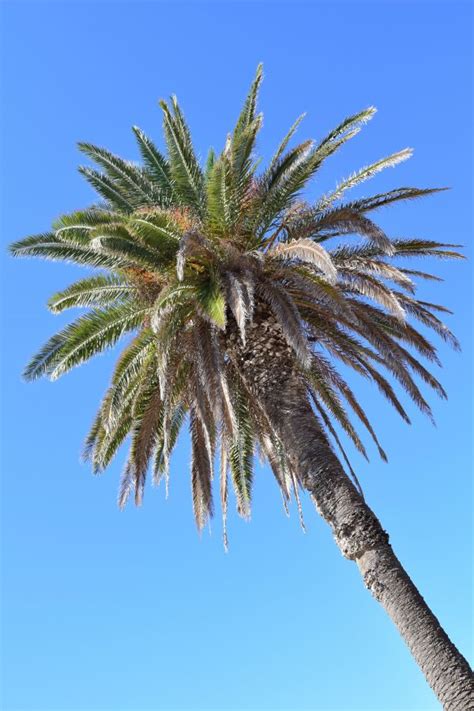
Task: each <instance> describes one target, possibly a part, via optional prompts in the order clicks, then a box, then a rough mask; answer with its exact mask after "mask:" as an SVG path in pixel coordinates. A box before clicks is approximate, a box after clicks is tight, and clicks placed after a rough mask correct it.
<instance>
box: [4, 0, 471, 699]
mask: <svg viewBox="0 0 474 711" xmlns="http://www.w3.org/2000/svg"><path fill="white" fill-rule="evenodd" d="M470 7H471V6H470V3H466V4H463V5H462V4H457V3H455V2H446V3H444V4H443V3H436V2H435V3H429V2H420V3H403V2H399V3H394V4H389V3H378V4H375V3H369V4H364V3H352V4H350V5H348V4H344V3H340V2H335V3H333V4H331V5H329V4H323V3H316V2H314V3H308V4H298V3H291V4H290V3H289V2H281V3H276V4H272V3H270V2H268V3H267V2H259V3H257V2H255V3H252V2H246V3H242V4H233V3H227V4H224V3H222V4H218V3H212V4H205V3H200V2H196V3H194V4H184V3H183V4H181V3H174V4H171V3H170V4H166V3H152V2H148V3H139V2H135V3H131V2H130V3H125V2H124V3H120V2H117V3H114V2H89V3H83V4H76V3H66V2H64V3H51V4H47V3H43V2H38V3H33V4H28V3H26V2H21V1H20V2H15V3H13V2H7V3H4V5H3V7H2V15H3V23H2V35H3V47H2V54H3V69H2V74H3V100H2V105H3V126H2V134H3V158H4V166H3V169H2V173H3V198H2V203H3V218H2V219H3V222H2V230H1V234H2V243H3V244H4V245H6V244H7V243H8V242H10V241H12V240H14V239H18V238H20V237H22V236H25V235H27V234H30V233H35V232H40V231H42V230H46V229H47V228H48V226H49V224H50V222H51V220H52V219H53V218H54V217H55V216H57V215H58V214H59V213H61V212H64V211H69V210H73V209H75V208H79V207H81V206H84V205H86V204H88V203H89V202H90V201H91V200H92V199H93V195H92V192H91V190H90V189H89V188H88V186H87V185H86V184H85V183H84V182H83V180H82V179H81V177H80V176H79V175H78V174H77V172H76V170H75V168H76V165H77V164H78V162H79V161H80V156H79V155H78V153H77V151H76V148H75V142H76V141H77V140H86V141H90V142H94V143H98V144H102V145H106V146H107V147H109V148H110V149H111V150H113V151H116V152H118V153H120V154H122V155H124V156H128V157H130V158H136V157H137V151H136V148H135V146H134V141H133V136H132V133H131V131H130V130H129V127H130V126H131V125H132V124H138V125H140V126H141V127H142V128H143V129H145V130H146V131H147V132H149V133H150V134H151V135H152V136H154V137H155V138H156V139H157V140H158V141H161V138H160V114H159V110H158V109H157V107H156V101H157V99H158V98H159V97H161V96H167V95H169V94H170V93H171V92H176V93H177V94H178V96H179V98H180V99H181V102H182V104H183V106H184V109H185V111H186V113H187V116H188V119H189V121H190V123H191V126H192V129H193V132H194V137H195V140H196V143H197V146H198V149H199V151H200V152H201V154H204V153H205V151H206V150H207V147H208V146H209V145H210V144H213V145H214V146H215V147H216V148H220V147H221V146H222V144H223V141H224V139H225V135H226V132H227V130H229V128H230V127H231V126H232V123H233V121H234V119H235V116H236V114H237V111H238V108H239V103H240V101H241V99H242V98H243V96H244V94H245V91H246V89H247V86H248V84H249V81H250V80H251V78H252V76H253V73H254V70H255V67H256V64H257V62H258V61H260V60H262V61H263V62H264V65H265V73H266V79H265V82H264V86H263V90H262V95H261V104H260V105H261V108H262V109H263V110H264V112H265V125H264V130H263V132H262V135H261V142H260V148H261V151H262V153H263V155H264V156H267V157H268V155H269V154H270V152H271V151H272V149H273V148H274V146H275V145H276V143H277V141H278V140H279V138H280V136H281V135H282V134H283V133H284V132H285V131H286V129H287V127H288V126H289V125H290V124H291V123H292V121H293V120H294V118H295V117H296V116H297V115H298V114H299V113H300V112H302V111H307V112H308V116H307V118H306V120H305V123H304V124H303V127H302V128H301V129H300V135H301V137H309V136H316V137H318V136H319V137H320V136H322V135H324V133H325V132H327V130H328V129H330V128H332V127H333V125H335V124H336V123H337V122H338V121H339V120H340V119H341V118H342V117H344V116H345V115H347V114H349V113H353V112H355V111H357V110H359V109H361V108H362V107H365V106H367V105H370V104H375V105H376V106H377V107H378V109H379V113H378V114H377V116H376V117H375V119H374V120H373V121H372V122H371V123H370V124H369V125H368V126H367V127H366V128H365V129H364V131H363V133H362V134H361V135H360V136H358V137H357V138H356V139H355V140H354V141H353V142H351V144H350V145H347V146H346V147H345V148H344V149H343V151H341V152H340V154H338V156H337V157H335V158H334V159H332V161H331V162H330V163H328V164H327V165H326V166H325V168H324V170H323V171H322V173H321V176H320V178H319V179H318V182H317V183H316V184H315V185H314V186H313V187H312V189H311V191H310V195H314V194H316V192H319V191H321V190H325V189H327V188H329V187H330V186H332V185H333V184H334V182H335V181H336V180H337V179H339V178H341V177H343V176H345V175H347V174H348V173H350V172H351V171H352V170H354V169H356V168H358V167H360V166H361V165H364V164H365V163H367V162H369V161H371V160H375V159H377V158H379V157H380V156H383V155H387V154H388V153H390V152H393V151H395V150H398V149H400V148H403V147H405V146H407V145H409V146H413V147H415V149H416V152H415V156H414V158H413V159H412V160H411V161H409V162H408V163H405V164H403V165H402V166H400V167H398V168H397V169H396V171H392V170H390V171H387V172H386V173H384V174H383V175H381V176H379V177H377V178H376V179H375V181H373V182H372V183H371V184H370V186H369V185H367V186H366V188H365V189H364V191H359V192H368V191H373V192H379V191H380V190H383V189H389V188H391V187H395V186H398V185H420V186H433V185H449V186H451V187H452V191H450V192H449V193H444V194H442V195H439V196H437V197H435V198H430V199H427V200H426V201H424V202H418V203H412V204H407V205H406V206H399V207H397V208H392V209H391V210H387V211H386V212H383V213H380V221H381V223H382V225H383V226H384V227H385V228H386V229H387V230H388V231H389V233H390V234H391V235H392V236H421V237H426V238H432V239H438V240H441V241H443V240H447V241H454V242H461V243H464V244H466V245H467V250H466V251H467V252H469V251H470V248H471V235H472V207H471V205H470V201H471V197H472V195H471V190H472V184H471V172H472V164H471V157H472V154H471V135H472V125H473V124H472V112H471V101H470V95H471V92H472V85H471V81H472V77H471V75H470V64H471V60H472V57H471V56H470V33H471V11H470ZM434 266H435V268H437V269H438V271H439V273H441V274H442V275H443V276H445V277H446V278H447V281H446V283H444V284H441V285H435V286H432V285H430V284H424V285H422V292H421V293H422V294H423V295H425V297H426V298H427V299H432V300H435V301H437V300H438V301H441V302H444V303H446V304H447V305H449V306H450V307H452V308H453V309H454V310H455V316H454V317H451V318H450V319H449V324H450V325H451V326H452V327H453V328H454V330H455V331H456V332H457V334H458V335H459V336H460V338H461V340H462V343H463V353H462V354H461V355H459V354H456V353H452V352H451V351H449V350H448V348H447V347H445V346H444V345H441V348H440V352H441V356H442V359H443V361H444V364H445V367H444V370H443V372H442V373H441V377H442V381H443V383H444V385H445V386H446V387H447V389H448V391H449V394H450V400H449V402H448V403H445V402H439V401H435V400H433V404H434V412H435V416H436V420H437V428H436V429H435V428H433V427H432V426H431V424H430V423H429V422H428V421H427V420H426V419H423V417H422V416H421V415H419V414H417V413H416V412H415V411H414V409H413V408H411V409H410V412H411V414H412V415H413V425H412V426H411V427H407V426H406V425H404V424H403V422H402V421H401V420H399V419H398V418H397V416H396V414H395V413H393V412H391V411H390V409H389V407H388V405H385V403H384V402H382V401H381V400H380V398H379V396H378V394H377V393H376V392H375V391H374V390H371V389H368V388H367V387H366V386H364V387H362V385H361V384H360V383H358V382H355V381H354V387H358V388H359V392H361V394H362V397H363V400H364V403H365V404H366V406H367V410H368V412H369V413H370V415H371V417H372V418H373V420H374V422H375V423H376V425H377V429H378V432H379V434H380V437H381V439H382V441H383V444H384V446H385V448H386V449H387V451H388V453H389V457H390V462H389V464H388V465H384V464H383V463H381V462H379V461H377V458H376V456H375V452H374V450H373V448H372V449H371V454H372V455H373V456H372V461H371V464H370V465H366V464H365V463H364V462H363V460H362V459H361V458H360V457H358V456H357V455H355V454H354V455H353V459H354V463H355V465H356V467H357V471H358V473H359V476H360V478H361V480H362V483H363V486H364V489H365V491H366V496H367V498H368V500H369V502H370V504H371V505H373V507H374V509H375V511H376V512H377V513H378V514H379V516H380V517H381V519H382V522H383V524H384V525H385V527H386V528H387V529H388V531H389V532H390V533H391V539H392V542H393V544H394V546H395V549H396V551H397V552H398V554H399V555H400V557H401V559H402V561H403V562H404V563H405V565H406V568H407V570H408V571H409V573H410V574H411V575H412V576H413V578H414V580H415V582H416V583H417V584H418V585H419V587H420V589H421V590H422V592H423V594H424V595H425V597H426V599H427V601H428V603H429V604H430V605H431V607H432V609H433V610H434V612H435V613H436V614H437V615H438V616H439V617H440V619H441V621H442V623H443V624H444V626H445V628H446V629H447V630H448V632H449V633H450V635H451V636H452V638H453V640H454V641H455V642H456V643H457V644H458V645H459V648H460V649H461V650H462V651H463V652H464V653H465V654H469V653H470V645H471V640H472V635H471V628H470V619H471V608H470V592H471V557H472V548H471V535H470V534H471V525H470V520H471V519H470V509H471V488H470V474H471V471H470V467H471V457H470V455H471V452H470V435H471V405H470V403H471V392H470V386H469V383H470V375H471V366H470V363H471V357H472V352H471V335H470V324H471V311H470V309H471V306H470V304H471V296H472V292H471V288H470V266H469V264H468V263H461V264H460V263H449V264H445V263H437V264H435V265H434ZM80 274H81V270H80V269H77V268H73V267H67V266H64V265H60V264H53V263H46V262H40V261H34V260H33V261H26V260H25V261H13V260H8V259H5V265H4V277H3V333H4V335H3V339H2V360H3V385H2V399H3V441H2V444H3V465H2V470H3V491H2V505H3V524H2V527H3V536H2V542H3V575H2V582H3V617H2V623H3V624H2V635H3V674H2V682H3V695H4V696H3V706H2V709H3V710H4V711H19V710H20V709H21V710H22V711H27V710H28V711H33V710H34V711H72V710H73V709H74V710H76V711H79V710H81V711H109V710H114V711H140V710H143V711H145V710H147V711H149V710H151V709H153V710H155V711H165V710H170V711H171V710H174V709H181V710H185V709H189V710H191V709H192V710H195V709H196V710H197V709H200V710H203V711H204V710H208V711H212V710H216V711H217V710H222V711H223V710H227V709H229V710H230V709H233V710H235V711H237V710H238V711H243V710H244V709H245V710H248V711H249V710H250V709H254V710H255V711H264V710H266V711H269V710H270V709H275V710H277V709H278V710H281V711H283V710H285V711H300V710H303V709H306V710H309V709H313V710H314V711H316V710H318V711H319V710H323V709H339V710H340V711H354V710H356V709H358V710H360V711H369V710H377V711H382V710H383V711H385V710H388V709H391V710H394V709H399V710H402V709H403V710H404V711H405V710H411V711H422V710H423V711H428V710H431V709H437V708H439V706H438V705H437V703H436V701H435V700H434V698H433V696H432V693H431V691H430V690H429V688H428V687H427V685H426V683H425V681H424V679H423V677H422V675H421V673H420V672H419V670H418V669H417V667H416V666H415V664H414V662H413V661H412V659H411V657H410V655H409V653H408V651H407V649H406V648H405V646H404V644H403V642H402V641H401V639H400V638H399V636H398V634H397V632H396V630H395V629H394V628H393V627H392V624H391V622H390V621H389V620H388V619H387V618H386V617H385V614H384V613H383V611H382V610H381V609H379V607H378V606H377V604H376V603H375V602H374V601H373V600H372V599H371V597H370V596H369V595H368V593H367V592H366V591H365V589H364V588H363V585H362V582H361V580H360V579H359V575H358V572H357V569H356V567H355V566H354V565H353V564H351V563H349V562H347V561H345V560H343V559H342V557H341V556H340V554H339V552H338V551H337V549H336V547H335V545H334V543H333V541H332V539H331V536H330V533H329V531H328V530H327V528H326V526H325V524H324V523H323V522H322V521H321V520H320V519H319V518H318V516H317V514H316V512H315V511H314V510H313V509H312V507H311V505H310V504H309V502H306V503H305V514H306V523H307V528H308V532H307V534H306V535H304V534H303V533H302V532H301V530H300V528H299V525H298V518H297V515H296V514H295V511H294V510H293V512H292V515H291V517H290V519H289V520H288V519H287V518H286V517H285V516H284V514H283V512H282V510H281V505H280V500H279V495H278V493H277V490H276V487H275V486H274V484H273V482H272V480H271V476H270V473H269V471H268V470H267V469H266V468H263V469H260V470H259V476H258V477H257V484H256V489H255V502H254V515H253V520H252V522H251V523H250V524H246V523H244V522H242V521H240V520H238V519H237V517H235V516H234V515H232V516H231V520H230V546H231V547H230V553H229V554H228V555H226V554H225V553H224V552H223V548H222V544H221V532H220V521H219V519H218V518H216V519H215V521H214V522H213V526H212V529H213V530H212V535H208V533H207V532H205V533H204V535H203V536H202V539H201V540H200V539H199V537H198V536H197V534H196V531H195V527H194V523H193V518H192V509H191V495H190V486H189V478H188V462H189V450H188V443H187V439H186V437H184V438H183V439H182V441H181V443H180V445H179V447H178V451H177V455H176V457H175V459H174V462H173V467H172V481H171V494H170V498H169V500H168V502H165V500H164V492H163V490H162V489H159V490H157V491H152V490H151V489H150V490H149V491H148V492H147V495H146V497H145V503H144V505H143V507H142V508H141V509H139V510H136V509H134V508H133V506H130V507H129V508H128V509H127V510H126V511H125V512H123V513H120V512H119V511H118V509H117V508H116V504H115V499H116V491H117V486H118V477H119V473H120V469H121V464H122V461H121V460H122V457H123V455H122V457H119V458H118V461H116V463H115V464H114V465H113V466H112V467H111V469H110V471H108V472H107V473H106V474H105V475H104V476H103V477H101V478H94V477H93V476H92V475H91V474H90V472H89V470H88V467H87V466H85V465H82V464H80V462H79V452H80V445H81V440H82V438H83V436H84V435H85V433H86V431H87V428H88V424H89V421H90V419H91V417H92V415H93V413H94V409H95V407H96V404H97V402H98V399H99V397H100V396H101V394H102V391H103V389H104V388H105V386H106V382H107V379H108V377H109V374H110V371H111V366H112V363H113V359H114V357H115V355H114V354H111V355H107V356H104V357H102V358H99V359H97V361H96V362H94V363H92V364H90V365H88V366H87V367H84V368H81V369H78V370H77V371H76V372H74V373H72V374H70V375H68V376H67V377H65V378H64V379H63V380H61V381H59V382H56V383H54V384H50V383H48V382H38V383H35V384H33V385H26V384H24V383H23V382H22V381H21V379H20V371H21V369H22V367H23V365H24V364H25V362H26V361H27V359H28V357H29V356H30V355H31V354H32V352H33V351H34V350H35V349H37V348H38V347H39V345H40V344H41V343H42V342H43V341H44V340H45V339H46V338H47V337H48V336H49V335H50V334H51V333H52V332H53V331H54V330H55V329H57V328H58V327H60V326H61V325H62V324H63V323H64V322H65V321H66V320H67V318H68V317H69V315H67V316H66V317H65V318H63V317H58V316H57V317H53V316H52V315H50V314H48V312H47V310H46V309H45V302H46V300H47V298H48V296H49V295H50V294H51V293H52V292H53V291H55V290H58V289H60V288H62V287H64V286H65V285H67V284H68V283H69V282H70V281H71V279H73V278H76V277H79V276H80Z"/></svg>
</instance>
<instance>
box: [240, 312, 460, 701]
mask: <svg viewBox="0 0 474 711" xmlns="http://www.w3.org/2000/svg"><path fill="white" fill-rule="evenodd" d="M256 321H257V323H254V324H253V326H254V327H253V329H250V330H249V336H248V340H247V345H246V347H243V346H242V344H240V345H239V344H238V339H237V338H236V336H235V334H234V335H232V333H231V334H230V340H229V352H230V354H231V357H232V358H233V359H234V361H235V362H236V363H238V365H239V369H240V371H241V373H242V375H243V377H244V379H245V381H246V383H247V385H248V387H249V388H250V389H251V390H252V391H253V393H254V394H255V396H257V397H259V398H260V399H261V401H262V402H263V403H264V405H265V408H266V409H267V412H269V413H271V416H272V420H273V422H274V425H275V427H276V428H277V430H278V431H279V434H280V436H281V438H282V440H283V441H284V443H285V446H286V447H287V451H288V454H289V457H290V461H291V466H292V467H293V469H294V472H295V473H296V475H297V477H298V479H299V480H300V482H301V483H302V485H303V486H304V487H305V488H306V489H307V491H308V492H309V493H310V494H311V496H312V497H313V500H314V502H315V504H316V506H317V509H318V511H319V513H320V514H321V516H322V517H323V518H324V520H325V521H326V522H327V523H328V524H329V525H330V527H331V529H332V532H333V535H334V538H335V541H336V543H337V545H338V547H339V549H340V551H341V553H342V554H343V556H345V557H346V558H348V559H350V560H353V561H355V562H356V563H357V565H358V567H359V570H360V572H361V575H362V578H363V580H364V583H365V585H366V587H367V588H368V589H369V590H370V592H371V593H372V595H373V596H374V598H375V599H376V600H377V601H378V602H379V603H380V604H381V605H382V607H383V608H384V609H385V611H386V612H387V613H388V615H389V616H390V618H391V619H392V621H393V622H394V623H395V625H396V626H397V628H398V630H399V632H400V634H401V635H402V637H403V639H404V640H405V642H406V643H407V645H408V647H409V649H410V650H411V652H412V654H413V656H414V658H415V660H416V661H417V663H418V665H419V666H420V668H421V670H422V671H423V673H424V675H425V677H426V680H427V681H428V683H429V685H430V686H431V688H432V689H433V691H434V692H435V694H436V695H437V697H438V699H439V700H440V702H441V703H442V705H443V708H444V709H447V710H448V711H469V709H474V680H473V675H472V671H471V669H470V666H469V664H468V663H467V661H466V660H465V659H464V657H463V656H462V654H461V653H460V652H459V651H458V650H457V648H456V647H455V646H454V644H453V643H452V642H451V641H450V639H449V638H448V636H447V635H446V633H445V632H444V630H443V629H442V628H441V626H440V624H439V622H438V620H437V618H436V617H435V615H434V614H433V613H432V612H431V610H430V609H429V607H428V606H427V604H426V602H425V601H424V599H423V598H422V596H421V595H420V593H419V592H418V590H417V589H416V587H415V585H414V584H413V582H412V581H411V580H410V578H409V576H408V575H407V573H406V572H405V570H404V569H403V567H402V565H401V563H400V561H399V560H398V558H397V557H396V556H395V554H394V552H393V550H392V547H391V545H390V543H389V537H388V534H387V533H386V532H385V531H384V530H383V528H382V526H381V524H380V522H379V520H378V519H377V517H376V516H375V514H374V513H373V512H372V511H371V509H370V508H369V507H368V506H367V504H366V503H365V501H364V500H363V498H362V497H361V496H360V495H359V493H358V492H357V490H356V488H355V487H354V486H353V484H352V482H351V481H350V480H349V478H348V477H347V475H346V474H345V472H344V470H343V468H342V467H341V464H340V463H339V460H338V459H337V457H336V455H335V454H334V452H333V450H332V448H331V447H330V445H329V443H328V441H327V438H326V436H325V434H324V433H323V431H322V429H321V426H320V424H319V421H318V419H317V418H316V416H315V414H314V413H313V410H312V408H311V406H310V404H309V402H308V398H307V394H306V390H305V387H304V384H303V383H302V382H301V380H300V378H299V376H298V375H297V374H296V373H295V372H294V370H293V366H292V360H293V359H292V356H291V351H290V349H289V348H288V346H287V344H286V342H285V341H284V339H283V337H282V334H281V332H280V331H279V327H278V325H277V324H276V322H275V321H274V320H273V319H272V318H271V317H270V316H269V314H268V312H265V310H263V311H261V312H260V315H257V319H256ZM269 366H270V367H269Z"/></svg>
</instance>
